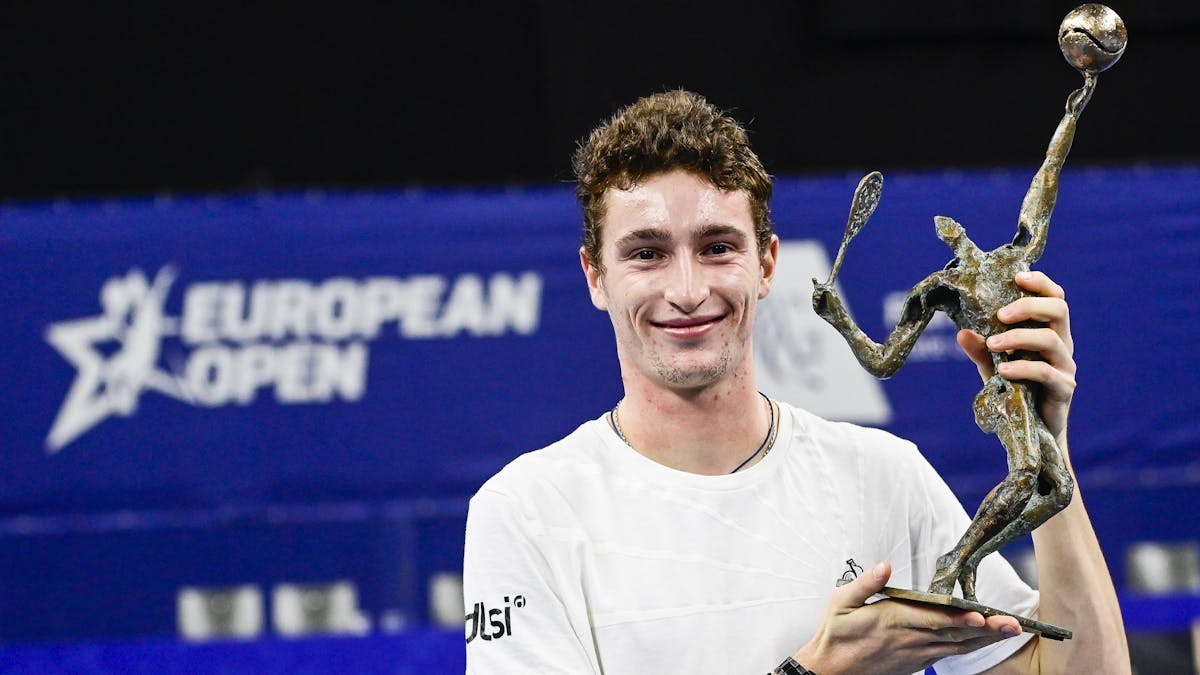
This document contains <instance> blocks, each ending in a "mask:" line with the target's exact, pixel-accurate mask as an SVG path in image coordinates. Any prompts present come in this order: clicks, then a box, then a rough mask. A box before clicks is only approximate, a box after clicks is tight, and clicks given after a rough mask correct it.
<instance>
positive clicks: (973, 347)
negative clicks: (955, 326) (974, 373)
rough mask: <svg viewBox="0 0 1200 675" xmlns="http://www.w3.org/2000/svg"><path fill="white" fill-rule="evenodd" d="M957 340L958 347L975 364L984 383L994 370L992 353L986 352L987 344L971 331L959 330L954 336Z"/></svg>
mask: <svg viewBox="0 0 1200 675" xmlns="http://www.w3.org/2000/svg"><path fill="white" fill-rule="evenodd" d="M955 338H957V340H958V346H959V347H960V348H961V349H962V350H963V353H964V354H966V355H967V358H969V359H971V361H972V362H974V363H975V367H976V368H977V369H978V370H979V377H981V378H983V380H984V381H985V382H986V381H987V379H988V378H989V377H991V376H992V373H994V372H995V369H994V368H993V367H992V353H991V352H990V351H988V348H987V343H986V342H984V341H983V337H982V336H981V335H979V333H976V332H975V331H972V330H965V329H964V330H960V331H958V334H957V335H956V336H955Z"/></svg>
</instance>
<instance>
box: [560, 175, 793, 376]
mask: <svg viewBox="0 0 1200 675" xmlns="http://www.w3.org/2000/svg"><path fill="white" fill-rule="evenodd" d="M604 206H605V210H604V214H605V215H604V224H603V229H602V240H601V258H602V260H603V262H604V271H603V273H602V272H601V271H600V269H599V268H598V267H596V266H595V265H593V264H591V262H590V261H589V260H588V259H587V256H586V255H584V253H583V251H582V250H581V251H580V255H581V258H582V259H583V268H584V272H585V274H586V275H587V279H588V287H589V289H590V291H591V296H592V303H593V304H594V305H596V307H598V308H600V309H602V310H605V311H607V312H608V314H609V317H610V318H611V319H612V323H613V329H614V331H615V333H616V338H617V354H618V356H619V357H620V360H621V368H622V373H623V375H624V376H625V377H626V379H627V380H628V378H629V377H640V378H646V379H649V380H652V381H654V382H657V383H659V384H665V385H667V386H669V387H672V388H698V387H703V386H706V385H709V384H712V383H714V382H717V381H719V380H720V379H722V378H724V377H725V376H727V375H729V374H735V375H737V374H740V376H747V377H748V376H749V375H750V368H751V366H752V363H753V362H752V357H751V349H752V342H751V330H752V328H753V325H754V314H755V308H756V306H757V303H758V300H759V299H761V298H763V297H765V296H766V295H767V292H768V291H769V290H770V285H771V277H772V275H773V274H774V271H775V258H776V254H777V252H778V239H776V238H772V242H771V245H770V248H769V250H767V251H766V252H765V255H763V256H762V257H761V259H760V256H759V252H758V250H757V247H756V245H755V237H754V221H753V218H752V217H751V215H750V201H749V197H748V196H747V194H746V193H745V192H744V191H740V190H739V191H734V192H726V191H723V190H721V189H719V188H717V187H715V186H714V185H713V184H712V183H710V182H708V180H707V179H706V178H704V177H702V176H699V175H696V174H693V173H688V172H685V171H680V170H676V171H672V172H669V173H664V174H658V175H655V176H651V177H649V178H646V179H644V180H642V181H641V182H640V183H638V184H637V185H635V186H633V187H632V188H630V189H629V190H609V191H608V192H607V193H605V196H604ZM627 384H628V382H627Z"/></svg>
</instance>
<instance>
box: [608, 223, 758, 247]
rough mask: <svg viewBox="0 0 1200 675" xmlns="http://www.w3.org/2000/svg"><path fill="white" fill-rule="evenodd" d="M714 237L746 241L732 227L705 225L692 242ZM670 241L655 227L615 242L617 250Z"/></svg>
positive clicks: (630, 233) (661, 230) (634, 232)
mask: <svg viewBox="0 0 1200 675" xmlns="http://www.w3.org/2000/svg"><path fill="white" fill-rule="evenodd" d="M715 237H728V238H731V239H737V240H738V242H739V243H744V242H745V241H746V240H747V236H746V233H745V232H743V231H741V230H740V229H738V228H736V227H734V226H733V225H724V224H717V223H714V224H712V225H706V226H704V227H703V228H701V229H700V230H699V231H697V232H696V233H695V235H694V236H693V237H692V240H693V241H695V242H701V241H704V240H706V239H713V238H715ZM667 241H671V233H670V232H668V231H666V230H664V229H661V228H657V227H646V228H642V229H638V230H633V231H632V232H627V233H626V234H625V235H624V236H622V237H621V238H620V239H618V240H617V241H616V242H615V245H616V246H617V248H622V247H625V246H629V245H633V244H641V243H662V242H667Z"/></svg>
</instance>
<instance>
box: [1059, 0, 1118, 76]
mask: <svg viewBox="0 0 1200 675" xmlns="http://www.w3.org/2000/svg"><path fill="white" fill-rule="evenodd" d="M1128 42H1129V35H1128V33H1126V31H1125V22H1124V21H1122V20H1121V17H1119V16H1117V13H1116V12H1114V11H1112V10H1111V9H1109V8H1108V7H1105V6H1104V5H1101V4H1097V3H1088V4H1086V5H1080V6H1079V7H1076V8H1075V9H1073V10H1071V12H1070V13H1069V14H1067V16H1066V18H1064V19H1063V22H1062V25H1060V26H1059V27H1058V46H1059V49H1062V53H1063V56H1064V57H1066V59H1067V61H1068V62H1070V64H1071V65H1072V66H1075V68H1077V69H1078V70H1080V71H1082V72H1084V73H1087V74H1091V75H1095V74H1096V73H1099V72H1102V71H1104V70H1107V69H1108V68H1110V67H1111V66H1112V65H1113V64H1114V63H1116V62H1117V59H1119V58H1121V55H1122V54H1124V53H1125V45H1126V44H1127V43H1128Z"/></svg>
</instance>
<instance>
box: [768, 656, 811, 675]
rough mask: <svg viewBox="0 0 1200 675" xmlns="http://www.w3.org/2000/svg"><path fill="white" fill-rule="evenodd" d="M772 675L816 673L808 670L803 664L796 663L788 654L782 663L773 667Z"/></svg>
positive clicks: (809, 674) (807, 674) (808, 674)
mask: <svg viewBox="0 0 1200 675" xmlns="http://www.w3.org/2000/svg"><path fill="white" fill-rule="evenodd" d="M774 675H817V674H816V673H814V672H813V671H811V670H809V669H808V668H805V667H804V666H802V665H800V664H799V663H796V659H793V658H792V657H790V656H789V657H787V658H786V659H784V660H783V663H781V664H779V666H778V667H777V668H775V673H774Z"/></svg>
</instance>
